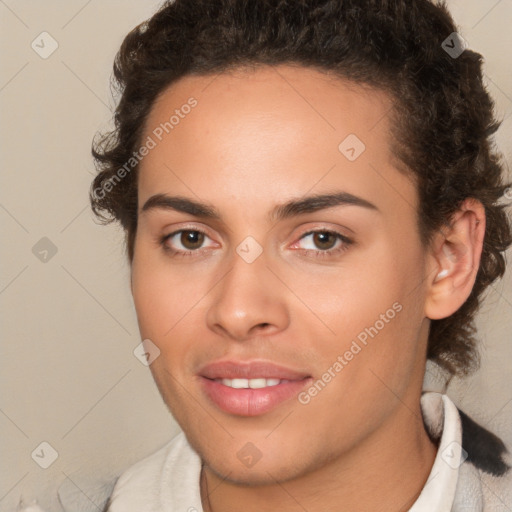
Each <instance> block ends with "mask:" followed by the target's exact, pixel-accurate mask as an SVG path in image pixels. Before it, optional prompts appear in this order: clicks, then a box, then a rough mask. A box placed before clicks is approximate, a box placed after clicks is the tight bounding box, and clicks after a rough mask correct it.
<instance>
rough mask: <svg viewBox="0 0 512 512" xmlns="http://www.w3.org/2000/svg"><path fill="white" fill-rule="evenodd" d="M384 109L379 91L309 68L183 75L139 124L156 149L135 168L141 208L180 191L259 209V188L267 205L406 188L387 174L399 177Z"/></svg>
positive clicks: (389, 103)
mask: <svg viewBox="0 0 512 512" xmlns="http://www.w3.org/2000/svg"><path fill="white" fill-rule="evenodd" d="M189 105H194V106H193V107H189ZM391 108H392V100H391V98H390V97H389V95H387V94H386V93H385V92H383V91H380V90H376V89H374V88H370V87H364V86H361V85H357V84H354V83H352V82H347V81H344V80H341V79H339V78H336V77H334V76H332V75H328V74H326V73H323V72H320V71H317V70H314V69H310V68H303V67H294V66H289V65H282V66H277V67H262V68H259V69H256V70H236V71H234V72H230V73H221V74H219V75H208V76H187V77H185V78H183V79H181V80H179V81H178V82H176V83H174V84H172V85H171V86H170V87H169V88H168V89H167V90H165V91H164V92H163V93H162V94H161V95H160V96H159V98H158V99H157V100H156V101H155V103H154V105H153V107H152V109H151V112H150V114H149V116H148V118H147V121H146V125H145V130H144V135H143V140H146V139H147V137H151V138H152V139H154V141H155V147H154V149H152V150H151V151H150V152H149V154H148V155H147V156H146V157H145V158H144V159H143V161H142V162H141V164H140V166H139V171H140V176H139V196H140V203H142V202H143V201H144V200H145V199H146V198H147V197H149V196H150V195H152V194H157V193H170V192H171V191H175V190H179V191H180V192H181V193H185V194H186V195H190V193H191V192H192V193H193V194H194V195H197V196H200V197H204V196H205V194H206V195H208V196H212V197H213V196H215V195H216V194H217V193H219V194H220V193H223V196H222V197H223V198H224V199H225V198H226V197H229V196H232V197H237V198H239V199H240V200H243V201H245V203H244V204H246V205H250V204H251V203H253V202H254V203H256V202H258V204H261V202H260V201H259V200H260V199H262V197H261V193H260V192H261V189H262V187H263V186H264V185H265V186H266V190H265V198H266V199H267V200H269V201H271V202H274V203H275V202H279V200H281V199H282V195H283V192H285V193H286V192H289V194H290V196H296V195H300V194H304V193H305V192H306V191H308V190H311V189H312V188H314V187H317V188H318V187H320V188H322V187H323V188H325V189H328V188H333V187H335V188H339V186H340V184H342V185H344V189H346V191H347V192H359V191H360V189H361V187H362V186H363V185H364V187H365V188H366V191H367V193H369V194H370V195H374V196H375V195H379V194H381V193H382V187H383V186H384V185H385V182H386V181H389V180H391V181H393V180H395V181H396V180H398V181H401V182H403V181H404V176H403V175H400V176H387V175H388V174H390V173H394V174H400V173H398V172H397V171H396V169H394V168H393V162H392V155H391V150H390V145H391V132H390V120H389V116H388V114H389V112H390V110H391ZM171 118H172V119H171ZM408 182H409V180H405V182H403V183H400V184H395V185H396V186H398V188H401V187H408V186H410V183H409V184H408ZM270 184H272V187H271V188H269V186H268V185H270ZM388 187H389V185H388ZM351 189H352V190H351ZM358 189H359V190H358ZM403 193H405V194H410V193H411V191H410V190H409V191H403ZM395 195H396V193H395ZM219 197H221V196H220V195H219ZM389 200H390V201H393V200H394V201H396V197H394V198H393V197H390V198H389ZM411 201H412V202H414V199H411Z"/></svg>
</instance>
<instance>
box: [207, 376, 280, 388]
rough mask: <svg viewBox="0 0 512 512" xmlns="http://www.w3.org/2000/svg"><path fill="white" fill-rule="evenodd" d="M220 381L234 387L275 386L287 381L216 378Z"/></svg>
mask: <svg viewBox="0 0 512 512" xmlns="http://www.w3.org/2000/svg"><path fill="white" fill-rule="evenodd" d="M216 380H217V381H220V382H222V384H224V386H228V387H230V388H234V389H249V388H250V389H261V388H266V387H271V386H277V385H278V384H279V383H280V382H288V381H287V380H283V381H281V379H263V378H261V379H222V380H221V379H216Z"/></svg>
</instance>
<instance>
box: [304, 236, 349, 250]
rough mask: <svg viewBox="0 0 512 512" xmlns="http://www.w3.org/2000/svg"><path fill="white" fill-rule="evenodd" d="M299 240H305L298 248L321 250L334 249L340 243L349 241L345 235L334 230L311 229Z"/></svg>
mask: <svg viewBox="0 0 512 512" xmlns="http://www.w3.org/2000/svg"><path fill="white" fill-rule="evenodd" d="M300 241H305V243H304V244H303V245H302V247H300V249H305V250H312V251H322V252H329V251H331V250H336V249H337V248H338V247H339V246H340V245H344V244H348V243H349V240H348V239H347V238H346V237H344V236H343V235H341V234H340V233H336V232H335V231H311V232H309V233H306V234H305V235H303V236H302V237H301V238H300ZM300 241H299V242H300Z"/></svg>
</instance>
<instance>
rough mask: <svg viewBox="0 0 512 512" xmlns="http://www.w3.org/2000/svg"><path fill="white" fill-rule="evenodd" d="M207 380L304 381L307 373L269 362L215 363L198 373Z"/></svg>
mask: <svg viewBox="0 0 512 512" xmlns="http://www.w3.org/2000/svg"><path fill="white" fill-rule="evenodd" d="M198 373H199V375H201V376H202V377H206V378H207V379H257V378H264V379H281V380H302V379H304V378H307V377H309V375H308V374H307V373H304V372H301V371H298V370H294V369H292V368H287V367H285V366H281V365H277V364H275V363H271V362H267V361H214V362H212V363H209V364H206V365H205V366H203V367H202V368H201V370H200V371H199V372H198Z"/></svg>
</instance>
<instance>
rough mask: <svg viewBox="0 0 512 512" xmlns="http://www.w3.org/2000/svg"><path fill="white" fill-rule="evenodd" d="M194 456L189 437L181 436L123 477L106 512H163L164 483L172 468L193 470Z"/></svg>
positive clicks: (181, 434)
mask: <svg viewBox="0 0 512 512" xmlns="http://www.w3.org/2000/svg"><path fill="white" fill-rule="evenodd" d="M191 457H195V454H194V453H193V452H192V449H191V448H190V446H189V445H188V443H187V441H186V438H185V435H184V434H183V433H180V434H178V435H177V436H176V437H174V438H173V439H172V440H171V441H170V442H169V443H167V444H166V445H164V446H163V447H162V448H160V449H159V450H157V451H156V452H154V453H152V454H151V455H149V456H147V457H145V458H144V459H142V460H140V461H138V462H137V463H135V464H134V465H133V466H131V467H129V468H128V469H127V470H126V471H125V472H124V473H122V474H121V476H120V477H119V478H118V480H117V482H116V484H115V486H114V490H113V492H112V495H111V496H110V498H109V500H108V503H107V506H106V508H105V512H129V511H134V512H135V511H136V512H157V511H160V510H163V509H162V506H163V505H162V499H164V498H163V497H162V488H163V485H162V483H163V480H165V479H166V477H167V476H168V474H169V472H170V470H171V469H174V470H175V469H176V468H179V467H181V468H184V467H190V462H191V460H190V459H191ZM187 463H188V464H187ZM169 483H170V482H169ZM164 501H165V499H164Z"/></svg>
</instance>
